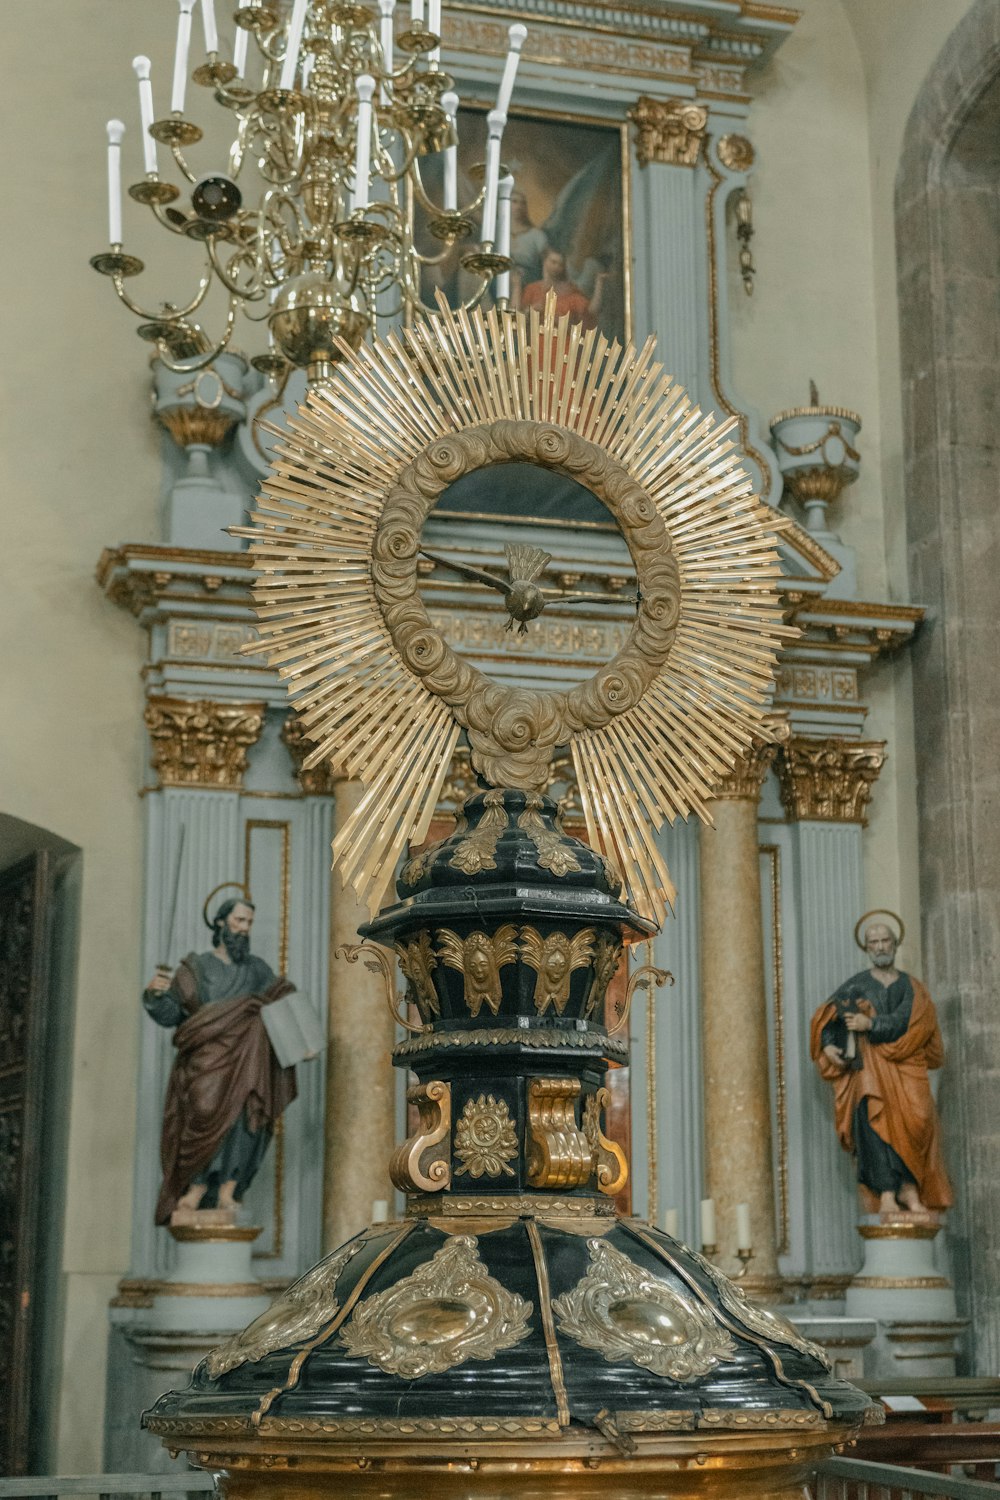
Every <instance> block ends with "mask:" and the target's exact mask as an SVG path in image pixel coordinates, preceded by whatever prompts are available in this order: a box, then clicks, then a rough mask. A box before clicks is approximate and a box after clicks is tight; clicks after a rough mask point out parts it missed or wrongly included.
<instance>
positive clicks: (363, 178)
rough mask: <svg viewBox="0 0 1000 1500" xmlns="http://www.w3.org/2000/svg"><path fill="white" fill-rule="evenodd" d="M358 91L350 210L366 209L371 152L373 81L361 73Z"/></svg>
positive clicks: (357, 83) (368, 75)
mask: <svg viewBox="0 0 1000 1500" xmlns="http://www.w3.org/2000/svg"><path fill="white" fill-rule="evenodd" d="M354 86H355V88H356V89H357V91H358V135H357V146H356V150H355V156H354V198H353V202H352V205H351V206H352V208H354V209H358V208H367V207H368V171H369V167H370V165H371V152H372V94H373V93H374V92H375V80H374V78H373V77H372V76H371V74H370V73H362V74H361V76H360V77H359V78H358V80H357V82H356V83H355V85H354Z"/></svg>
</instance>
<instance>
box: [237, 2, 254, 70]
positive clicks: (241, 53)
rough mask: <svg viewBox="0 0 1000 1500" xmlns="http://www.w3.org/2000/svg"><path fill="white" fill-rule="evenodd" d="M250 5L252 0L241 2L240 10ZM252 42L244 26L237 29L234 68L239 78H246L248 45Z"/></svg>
mask: <svg viewBox="0 0 1000 1500" xmlns="http://www.w3.org/2000/svg"><path fill="white" fill-rule="evenodd" d="M249 4H250V0H240V3H239V7H238V9H240V10H242V9H243V8H244V6H247V5H249ZM249 41H250V33H249V31H247V30H246V29H245V28H244V27H242V26H237V28H236V40H235V42H234V43H233V67H234V68H235V69H236V76H237V78H244V77H246V69H247V44H248V42H249Z"/></svg>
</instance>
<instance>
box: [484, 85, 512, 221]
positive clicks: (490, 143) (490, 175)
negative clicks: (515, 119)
mask: <svg viewBox="0 0 1000 1500" xmlns="http://www.w3.org/2000/svg"><path fill="white" fill-rule="evenodd" d="M486 119H487V123H488V125H489V135H488V136H487V138H486V196H485V197H484V198H483V231H482V236H481V238H482V242H483V244H484V245H486V244H490V245H492V243H493V241H494V240H495V239H496V230H497V194H498V189H499V186H500V139H501V137H502V135H503V128H504V126H505V125H506V123H507V116H506V115H502V114H501V113H500V112H499V110H496V109H491V110H490V112H489V114H488V115H487V117H486Z"/></svg>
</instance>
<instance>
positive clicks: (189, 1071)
mask: <svg viewBox="0 0 1000 1500" xmlns="http://www.w3.org/2000/svg"><path fill="white" fill-rule="evenodd" d="M241 889H242V887H241ZM214 894H215V892H213V895H214ZM209 899H211V897H210V898H209ZM253 919H254V905H253V902H252V901H251V900H250V899H249V897H248V896H247V895H246V894H245V893H244V894H243V895H242V896H239V897H235V898H232V899H230V900H226V901H223V902H222V904H221V905H220V906H219V908H218V910H217V912H216V913H215V916H214V918H211V919H210V918H209V916H208V902H206V903H205V921H206V923H207V925H208V926H209V927H210V928H211V930H212V947H211V949H210V950H209V951H208V952H207V953H189V954H188V955H187V957H186V958H184V959H182V960H181V962H180V964H179V965H178V966H177V968H176V970H175V971H174V972H173V974H171V972H170V969H169V967H167V966H164V965H160V966H159V967H158V969H157V972H156V974H155V975H154V977H153V978H152V979H151V980H150V982H149V984H148V985H147V986H146V989H145V990H144V991H143V996H142V1003H143V1005H144V1006H145V1008H146V1010H147V1012H148V1013H149V1015H150V1016H151V1017H152V1018H153V1020H154V1021H156V1022H157V1024H158V1025H160V1026H169V1027H174V1028H176V1029H175V1031H174V1038H173V1040H174V1046H175V1048H176V1049H177V1055H176V1057H175V1059H174V1065H173V1067H172V1069H171V1072H170V1079H169V1082H168V1084H167V1095H166V1100H165V1102H164V1109H163V1133H162V1137H161V1144H160V1160H161V1165H162V1168H163V1185H162V1187H161V1189H160V1196H159V1201H158V1202H157V1205H156V1222H157V1224H168V1223H171V1222H179V1221H181V1220H185V1219H189V1217H190V1215H191V1213H193V1212H194V1211H195V1210H197V1209H205V1208H220V1209H230V1210H234V1209H235V1207H236V1205H237V1203H239V1202H240V1201H241V1199H242V1198H243V1196H244V1194H245V1193H246V1191H247V1189H248V1188H249V1186H250V1184H251V1182H252V1181H253V1179H254V1177H255V1176H256V1174H257V1172H258V1171H259V1169H260V1165H261V1162H262V1161H263V1159H264V1156H265V1154H266V1152H267V1148H268V1145H269V1144H270V1141H271V1137H272V1135H273V1134H274V1127H275V1124H276V1122H277V1121H278V1119H279V1118H280V1117H281V1115H282V1113H283V1112H284V1110H285V1109H286V1108H287V1107H288V1105H289V1104H290V1103H291V1102H292V1100H293V1099H294V1098H295V1094H296V1085H295V1067H294V1062H296V1061H299V1060H301V1059H302V1058H304V1057H307V1056H314V1055H315V1051H316V1050H318V1043H317V1039H316V1038H315V1037H312V1038H310V1039H309V1041H308V1042H305V1043H302V1044H301V1045H298V1046H297V1045H296V1044H295V1042H291V1043H289V1042H288V1040H287V1033H288V1031H289V1030H290V1029H292V1030H294V1031H296V1032H298V1030H299V1028H298V1027H295V1026H294V1024H293V1023H294V1017H292V1016H291V1014H287V1015H284V1016H283V1015H282V1013H283V1012H290V1011H291V1007H289V1006H286V1005H284V1004H283V1003H282V1002H283V1001H284V1000H285V999H286V998H290V997H292V996H295V987H294V985H292V984H290V983H289V981H288V980H287V979H286V978H284V977H283V976H282V977H279V976H277V975H275V973H274V972H273V970H272V969H271V968H270V966H269V965H268V964H267V963H265V961H264V960H263V959H262V958H259V957H257V955H256V954H253V953H251V952H250V931H251V928H252V927H253ZM298 998H299V997H297V996H296V999H298ZM275 1007H277V1009H275ZM298 1008H299V1009H301V1007H298ZM310 1048H311V1049H312V1050H309V1049H310ZM279 1054H280V1056H279Z"/></svg>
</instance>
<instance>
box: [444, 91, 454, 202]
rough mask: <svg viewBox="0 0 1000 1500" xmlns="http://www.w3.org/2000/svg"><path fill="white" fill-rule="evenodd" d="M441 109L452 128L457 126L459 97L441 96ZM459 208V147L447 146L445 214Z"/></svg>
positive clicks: (448, 94)
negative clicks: (456, 117)
mask: <svg viewBox="0 0 1000 1500" xmlns="http://www.w3.org/2000/svg"><path fill="white" fill-rule="evenodd" d="M441 108H442V109H443V110H444V112H445V114H446V115H447V116H448V120H449V122H450V124H451V125H452V126H454V124H455V116H456V115H457V114H458V95H457V94H453V93H450V92H449V93H447V94H442V95H441ZM457 207H458V145H457V144H455V145H451V146H445V148H444V210H445V213H449V214H450V213H454V212H455V209H456V208H457Z"/></svg>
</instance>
